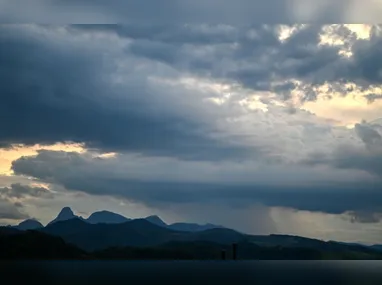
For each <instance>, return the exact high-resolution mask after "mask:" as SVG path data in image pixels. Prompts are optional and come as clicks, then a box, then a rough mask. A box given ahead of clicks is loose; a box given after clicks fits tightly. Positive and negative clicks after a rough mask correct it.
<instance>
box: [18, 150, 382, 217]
mask: <svg viewBox="0 0 382 285" xmlns="http://www.w3.org/2000/svg"><path fill="white" fill-rule="evenodd" d="M126 159H128V158H127V157H121V158H120V162H119V161H118V159H110V160H102V159H101V160H100V159H97V158H91V157H89V156H87V155H81V154H76V153H72V154H65V153H63V152H51V151H41V152H40V153H39V154H38V155H37V156H35V157H25V158H21V159H19V160H16V161H14V162H13V167H12V168H13V170H14V172H15V173H16V174H19V175H28V176H32V177H35V178H37V179H41V180H42V181H47V182H50V183H56V184H59V185H63V186H64V187H65V188H66V189H68V190H74V191H82V192H86V193H89V194H93V195H110V196H114V197H121V198H126V199H128V200H131V201H135V202H138V203H143V204H145V205H147V206H149V207H166V206H167V205H171V204H187V203H193V204H208V203H213V202H220V203H223V204H227V205H230V206H231V207H235V205H240V207H249V206H251V205H253V204H262V205H266V206H272V207H288V208H294V209H299V210H307V211H318V212H325V213H334V214H341V213H345V212H348V211H373V212H381V211H382V203H381V201H382V192H381V191H380V186H381V185H380V183H379V184H375V183H370V182H361V181H360V182H358V183H357V182H355V183H354V182H352V181H349V182H335V183H332V182H327V183H322V182H321V183H317V182H315V181H312V180H311V181H310V182H308V181H309V180H307V181H305V182H303V181H302V180H301V179H302V178H301V176H302V175H304V174H302V173H303V172H302V171H301V170H299V171H298V173H299V176H300V178H297V177H299V176H296V178H297V179H300V180H301V181H298V180H297V181H294V183H292V184H290V183H287V180H285V178H284V180H283V179H282V178H281V177H279V178H276V179H277V181H278V182H276V183H270V181H269V177H268V178H266V177H263V180H261V176H264V175H265V176H267V175H273V176H275V177H277V176H278V175H279V174H278V173H277V171H276V170H274V171H272V170H271V171H269V172H268V173H267V172H265V173H260V174H255V173H253V172H252V171H251V169H249V170H248V173H247V176H246V175H244V176H243V175H242V173H241V172H240V173H241V176H240V175H239V176H237V175H238V174H234V172H235V171H237V170H235V166H234V165H231V166H228V168H227V169H228V170H220V172H218V175H217V174H216V172H215V173H214V171H211V169H210V168H209V167H207V166H206V165H203V164H199V165H195V166H194V167H196V168H198V169H199V172H200V173H204V175H203V174H202V175H201V174H199V173H198V171H195V169H194V167H192V166H190V167H188V168H185V166H184V165H182V164H179V165H177V164H176V163H173V164H165V163H163V162H162V163H161V162H159V163H158V164H157V166H156V167H155V166H154V167H152V165H150V163H151V162H152V161H153V160H155V158H151V159H150V160H148V161H146V162H143V165H142V164H141V163H142V162H140V161H139V160H136V161H134V159H133V158H130V159H131V161H130V163H129V164H128V165H124V164H123V162H124V161H125V160H126ZM121 163H122V164H121ZM161 165H162V167H163V168H165V169H166V170H165V171H162V170H161V169H160V167H161ZM187 165H189V164H187ZM63 169H67V170H66V171H63ZM185 169H189V170H190V171H191V172H194V173H190V174H189V173H185ZM139 170H141V171H143V170H144V172H140V171H139ZM229 170H231V175H230V174H229ZM195 172H196V174H195ZM251 172H252V173H253V174H252V176H250V175H251ZM170 173H172V175H173V177H171V175H169V174H170ZM232 173H233V174H232ZM175 174H176V175H175ZM174 175H175V176H174ZM178 175H180V176H179V177H178ZM192 175H194V176H198V179H193V178H192ZM308 176H313V173H310V174H308ZM174 177H175V179H174ZM211 177H212V178H213V179H214V181H211V180H208V179H210V178H211ZM218 177H221V179H220V181H219V180H218ZM177 178H179V179H177ZM205 178H207V180H205ZM290 179H292V180H294V177H292V178H290ZM318 179H319V178H318Z"/></svg>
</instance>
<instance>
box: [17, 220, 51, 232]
mask: <svg viewBox="0 0 382 285" xmlns="http://www.w3.org/2000/svg"><path fill="white" fill-rule="evenodd" d="M13 227H14V228H15V229H17V230H21V231H26V230H35V229H40V228H43V227H44V226H43V225H42V224H41V223H40V222H39V221H37V220H34V219H28V220H25V221H23V222H21V223H20V224H18V225H17V226H13Z"/></svg>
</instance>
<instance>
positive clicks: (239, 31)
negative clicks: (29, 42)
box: [72, 24, 382, 101]
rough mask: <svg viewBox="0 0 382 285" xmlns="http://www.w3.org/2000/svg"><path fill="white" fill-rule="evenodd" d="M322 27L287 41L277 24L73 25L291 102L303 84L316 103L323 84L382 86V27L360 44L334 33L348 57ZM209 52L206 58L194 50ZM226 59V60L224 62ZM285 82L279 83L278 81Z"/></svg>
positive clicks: (341, 29)
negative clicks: (326, 40) (325, 41)
mask: <svg viewBox="0 0 382 285" xmlns="http://www.w3.org/2000/svg"><path fill="white" fill-rule="evenodd" d="M322 27H323V26H322V25H306V26H305V27H302V26H300V28H299V29H298V30H297V31H296V32H294V33H293V34H292V35H291V36H290V37H289V38H288V39H286V40H285V41H284V42H280V41H279V38H278V28H279V26H275V25H250V26H244V27H242V26H241V27H237V26H228V25H212V26H211V25H194V26H191V25H185V26H179V27H175V26H171V25H161V26H155V27H153V26H150V25H147V24H146V25H132V24H130V25H129V24H127V25H123V26H121V25H107V26H105V25H96V26H91V27H88V26H73V27H72V28H74V29H78V30H85V31H86V32H89V31H108V32H115V33H117V34H118V35H119V36H121V37H124V38H129V39H132V40H133V42H132V44H131V45H130V46H129V48H128V49H127V51H126V52H128V53H131V54H134V55H136V56H138V57H143V58H148V59H151V60H155V61H159V62H163V63H166V64H169V65H171V66H174V67H176V68H178V69H181V70H185V71H187V72H192V73H196V74H202V75H203V76H212V77H214V78H220V79H221V80H229V81H231V82H232V81H234V82H235V81H236V82H238V83H240V84H242V85H244V86H245V87H247V88H251V89H254V90H258V91H274V92H277V93H278V94H280V95H281V96H283V97H284V99H289V97H290V92H291V91H292V90H295V89H296V85H295V84H294V83H293V82H292V80H296V79H297V80H301V81H302V82H303V86H302V87H300V90H301V91H302V93H303V98H302V100H303V101H305V100H306V101H313V100H316V97H317V91H316V90H315V89H314V88H315V87H318V86H320V85H323V84H326V83H329V84H331V86H329V88H330V89H331V90H333V91H338V92H341V93H342V94H344V95H346V94H347V93H348V90H347V88H345V86H344V84H345V83H349V82H355V83H356V84H357V86H358V87H359V88H361V89H368V88H370V87H371V86H374V85H378V84H381V83H382V77H381V72H380V66H381V63H380V62H379V58H382V53H381V52H382V50H381V48H380V47H381V46H382V44H381V43H382V37H381V33H380V32H378V30H379V29H380V26H375V27H374V28H373V29H372V30H371V40H357V37H356V34H355V33H354V32H352V31H351V30H350V29H348V28H347V27H346V26H343V25H339V26H335V27H333V28H331V29H332V30H333V33H336V34H338V35H341V36H345V37H346V42H345V44H344V46H345V47H347V48H348V49H350V50H351V51H352V53H353V56H352V57H350V58H346V57H343V56H341V55H339V51H340V48H341V47H340V46H333V45H331V46H330V45H319V43H320V35H321V34H322V33H323V31H322ZM202 48H205V49H209V52H208V53H207V54H205V55H204V56H201V55H200V54H197V53H195V52H194V51H195V49H200V50H202ZM222 58H223V59H224V60H223V61H222V60H221V59H222ZM278 81H279V82H281V84H277V85H276V82H278Z"/></svg>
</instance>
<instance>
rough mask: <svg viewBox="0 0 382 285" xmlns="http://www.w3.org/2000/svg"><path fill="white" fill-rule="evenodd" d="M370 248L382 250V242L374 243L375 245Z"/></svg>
mask: <svg viewBox="0 0 382 285" xmlns="http://www.w3.org/2000/svg"><path fill="white" fill-rule="evenodd" d="M370 248H372V249H374V250H378V251H381V252H382V244H374V245H372V246H370Z"/></svg>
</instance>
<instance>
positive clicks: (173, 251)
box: [93, 241, 382, 260]
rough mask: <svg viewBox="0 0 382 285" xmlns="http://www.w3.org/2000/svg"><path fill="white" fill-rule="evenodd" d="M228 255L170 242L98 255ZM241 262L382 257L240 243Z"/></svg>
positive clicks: (206, 246)
mask: <svg viewBox="0 0 382 285" xmlns="http://www.w3.org/2000/svg"><path fill="white" fill-rule="evenodd" d="M222 250H224V251H225V252H226V258H227V259H232V250H231V246H230V245H220V244H217V243H212V242H205V241H195V242H169V243H166V244H162V245H159V246H155V247H145V248H134V247H124V248H109V249H106V250H102V251H98V252H94V253H93V255H94V257H95V258H97V259H171V260H173V259H175V260H176V259H190V260H192V259H194V260H217V259H220V258H221V252H222ZM238 259H247V260H256V259H257V260H329V259H332V260H341V259H342V260H346V259H350V260H357V259H358V260H362V259H366V260H373V259H379V260H380V259H382V254H381V253H377V252H371V253H368V254H364V253H358V252H349V251H343V252H330V251H323V250H319V249H313V248H300V247H281V246H274V247H262V246H258V245H256V244H253V243H248V242H242V243H238Z"/></svg>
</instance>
